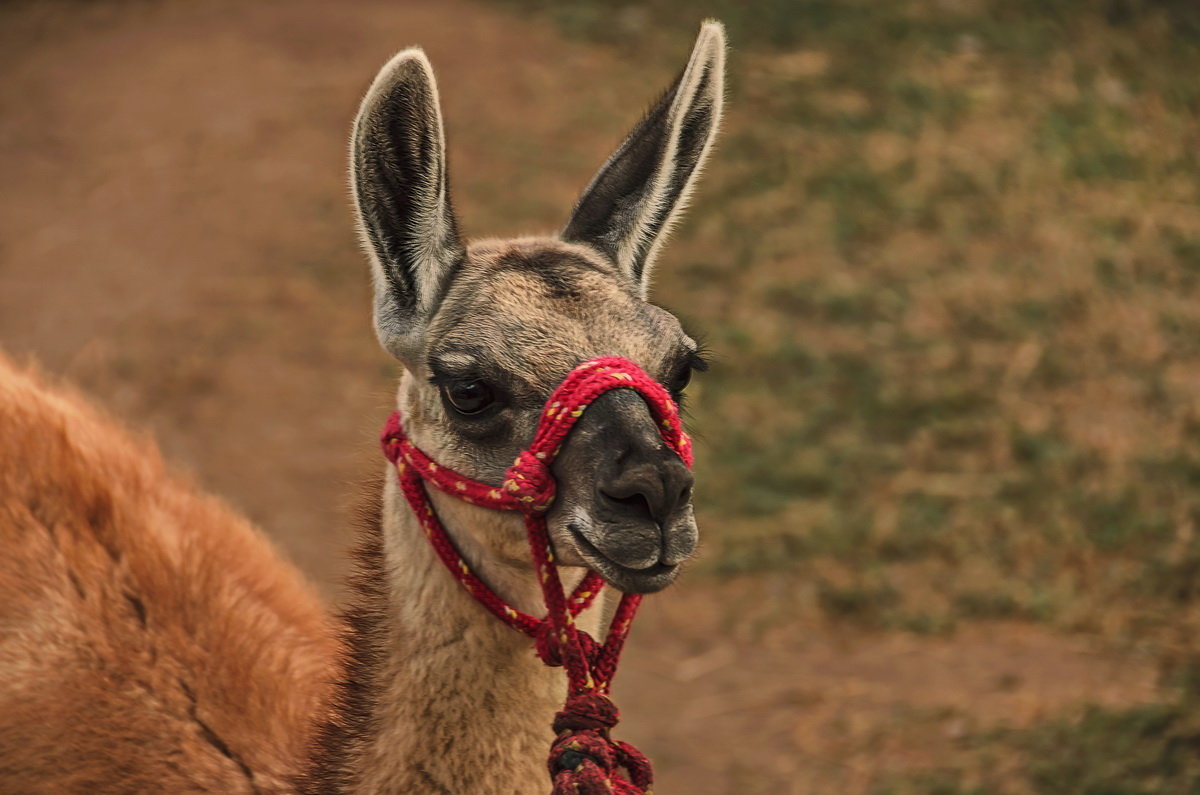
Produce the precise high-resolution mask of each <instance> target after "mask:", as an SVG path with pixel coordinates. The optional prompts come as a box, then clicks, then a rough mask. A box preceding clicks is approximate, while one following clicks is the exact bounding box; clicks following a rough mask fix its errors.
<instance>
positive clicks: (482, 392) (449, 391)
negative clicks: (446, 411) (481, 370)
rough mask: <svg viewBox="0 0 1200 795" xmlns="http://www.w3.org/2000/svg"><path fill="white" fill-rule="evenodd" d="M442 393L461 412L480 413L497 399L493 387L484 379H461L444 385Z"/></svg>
mask: <svg viewBox="0 0 1200 795" xmlns="http://www.w3.org/2000/svg"><path fill="white" fill-rule="evenodd" d="M442 395H443V397H445V398H446V402H447V403H449V404H450V406H451V407H452V408H453V409H454V410H455V411H457V412H458V413H459V414H478V413H479V412H481V411H483V410H484V409H486V408H487V407H488V406H490V405H492V403H494V402H495V401H496V396H495V394H494V393H493V392H492V388H491V387H490V386H488V385H487V384H486V383H484V382H483V381H461V382H458V383H454V384H450V385H448V386H444V387H442Z"/></svg>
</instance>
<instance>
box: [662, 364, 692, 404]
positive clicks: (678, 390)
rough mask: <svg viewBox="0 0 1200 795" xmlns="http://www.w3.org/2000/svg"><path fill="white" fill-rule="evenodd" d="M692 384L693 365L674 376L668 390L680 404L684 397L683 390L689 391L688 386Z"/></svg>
mask: <svg viewBox="0 0 1200 795" xmlns="http://www.w3.org/2000/svg"><path fill="white" fill-rule="evenodd" d="M691 382H692V368H691V365H688V366H686V367H683V368H682V369H680V371H679V372H677V373H675V375H674V376H672V378H671V380H670V382H668V383H667V385H666V386H667V389H668V391H670V393H671V397H673V398H675V401H676V402H678V401H679V399H680V398H681V397H683V390H685V389H687V385H688V384H690V383H691Z"/></svg>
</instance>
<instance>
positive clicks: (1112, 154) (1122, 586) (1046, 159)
mask: <svg viewBox="0 0 1200 795" xmlns="http://www.w3.org/2000/svg"><path fill="white" fill-rule="evenodd" d="M709 15H711V16H715V17H718V18H720V19H722V20H723V21H724V22H725V23H726V25H727V26H728V29H729V34H730V39H731V44H732V50H731V53H730V64H729V68H730V78H731V87H730V103H729V106H728V107H729V109H728V120H727V124H726V127H725V133H724V136H723V139H722V143H721V145H720V147H719V149H718V151H717V152H716V154H715V157H714V159H713V162H712V164H711V166H710V167H709V169H708V171H707V174H706V175H705V179H704V181H703V184H702V186H701V188H700V190H699V192H698V196H697V199H696V201H695V203H694V206H693V208H692V210H691V213H690V216H689V218H688V220H687V221H686V223H685V224H683V225H682V227H681V228H680V230H679V231H678V233H677V234H676V237H675V240H674V242H673V244H672V245H670V246H669V247H668V248H667V250H666V253H665V256H664V257H663V259H662V260H661V262H660V265H659V268H658V272H657V285H656V290H655V299H656V300H657V301H658V302H660V303H661V304H663V305H664V306H666V307H668V308H671V309H673V310H675V311H677V312H678V313H679V314H680V315H681V316H682V317H683V318H684V319H685V321H686V322H687V324H688V325H689V327H690V328H691V329H693V330H694V331H697V332H699V333H701V334H702V335H703V336H704V337H705V338H706V339H707V343H708V346H709V347H710V348H711V349H712V350H713V353H714V355H715V359H716V364H715V366H714V367H713V369H712V371H711V372H710V373H708V374H706V375H705V376H704V377H702V378H700V379H698V380H697V382H696V383H695V384H694V386H693V388H692V389H691V394H692V400H691V413H692V415H693V416H692V420H691V424H692V428H693V430H694V431H695V433H696V435H697V436H698V440H699V442H700V447H699V469H698V476H699V479H700V484H699V488H698V495H699V497H698V498H699V507H700V510H701V514H702V523H701V527H702V531H703V533H704V534H705V539H706V542H705V546H704V550H703V555H702V558H701V560H700V561H699V562H698V563H697V564H696V565H695V566H694V567H693V569H692V570H691V571H690V573H689V574H688V575H687V576H686V577H685V578H684V581H683V582H682V583H681V584H680V585H678V586H676V587H675V588H673V589H672V590H670V591H668V592H667V593H665V594H662V595H661V596H658V597H655V598H653V599H651V600H649V602H648V604H647V607H646V609H645V611H644V614H643V618H642V620H641V621H640V623H639V625H638V626H637V627H636V628H635V631H634V641H633V642H632V644H631V647H630V650H629V654H628V665H627V667H626V669H624V670H623V672H622V679H621V680H619V682H618V689H619V691H620V692H619V693H618V697H619V699H618V700H619V701H620V703H621V704H622V707H623V710H624V712H625V715H626V718H625V720H624V721H623V729H624V732H625V735H626V736H628V737H629V738H630V739H633V740H635V741H636V742H638V744H639V745H641V747H642V748H643V750H645V751H647V752H648V753H649V754H650V755H651V757H652V758H653V759H655V761H656V765H657V770H658V773H659V778H660V786H659V788H658V789H659V790H660V791H661V792H663V793H685V792H686V793H692V792H695V793H832V792H836V793H878V794H880V795H882V794H883V793H897V794H899V793H942V794H945V795H949V794H950V793H977V792H978V793H993V792H995V793H1025V792H1039V793H1195V792H1197V791H1200V710H1198V709H1197V707H1198V705H1200V537H1198V531H1197V522H1198V521H1200V201H1198V200H1200V121H1198V119H1200V5H1198V4H1197V3H1195V2H1194V0H1095V1H1089V0H875V1H874V2H870V1H868V0H763V1H762V2H741V1H740V0H705V2H691V1H690V0H662V2H651V3H636V2H628V3H626V2H618V3H602V2H598V1H596V2H591V1H589V0H571V1H570V2H555V1H553V0H503V1H502V2H478V3H470V2H466V0H449V1H448V2H446V1H439V2H434V1H433V0H386V2H384V1H382V0H380V1H376V0H348V1H346V2H339V3H323V2H316V0H293V1H292V2H267V1H260V2H235V1H234V0H209V1H207V2H203V3H200V2H183V0H179V1H178V2H168V1H166V0H154V1H151V0H127V1H125V2H118V1H117V0H92V1H91V2H67V1H66V0H62V1H57V0H45V1H40V2H27V1H26V2H21V1H18V2H12V1H10V2H7V3H5V4H3V6H0V175H2V176H0V344H2V346H3V348H4V349H5V350H7V351H8V352H9V353H10V354H12V355H14V356H16V357H17V358H18V359H19V360H21V361H28V360H36V361H38V362H40V363H41V365H42V366H43V367H44V368H45V369H46V370H47V371H49V372H50V373H52V374H55V375H57V376H61V377H63V378H64V379H66V380H68V381H70V382H73V383H76V384H78V385H80V386H81V387H82V388H83V389H84V390H85V391H86V392H87V393H88V394H90V395H91V396H93V397H94V398H95V399H96V400H97V401H98V402H100V403H102V404H104V405H106V406H108V407H110V408H111V409H112V410H113V411H114V412H115V413H116V414H118V415H119V416H121V417H123V418H124V419H125V420H127V421H128V422H130V423H131V424H132V425H134V426H135V427H137V428H139V429H142V430H144V431H145V432H147V433H151V434H153V435H154V436H155V437H156V438H157V439H158V440H159V441H160V443H161V444H162V446H163V448H164V449H165V451H166V453H167V455H168V457H169V458H170V459H171V460H173V461H174V462H176V464H177V465H179V466H180V467H181V468H183V469H186V470H189V471H191V472H193V473H194V474H195V476H196V478H197V479H198V480H199V481H200V482H202V483H203V484H204V486H205V487H206V488H208V489H210V490H212V491H214V492H216V493H219V494H221V495H223V496H225V497H226V498H227V499H228V500H229V501H230V502H232V503H233V504H234V505H236V506H238V507H239V508H240V509H242V510H244V511H245V512H247V513H248V514H249V515H250V516H251V517H253V518H254V519H255V520H256V521H258V522H259V523H261V525H262V526H263V527H264V528H265V529H266V531H267V532H268V533H270V534H271V536H272V537H273V538H275V539H276V540H277V541H278V543H279V544H280V545H281V546H282V547H283V548H284V549H285V550H286V551H287V553H288V554H289V555H290V556H291V557H292V558H293V559H294V560H295V561H296V562H297V563H298V564H299V565H301V566H302V567H303V568H304V569H305V570H306V571H307V572H309V573H310V574H311V575H312V576H313V578H315V579H316V581H318V582H319V583H320V584H321V586H322V588H323V589H324V591H325V593H326V594H327V595H328V597H329V598H330V600H331V601H333V602H336V601H337V600H338V598H339V593H340V591H339V585H338V583H339V578H340V576H341V574H342V572H343V571H344V566H345V561H344V557H343V550H344V549H345V547H346V546H347V544H348V543H349V538H350V530H349V529H348V524H347V518H346V517H347V515H348V507H347V506H349V505H350V504H351V503H352V501H353V495H354V494H355V491H356V486H355V483H356V482H357V481H358V480H359V479H361V478H362V477H363V476H364V475H365V474H366V473H369V472H372V471H373V470H375V469H377V468H378V467H379V466H380V462H379V460H378V453H377V450H376V447H375V443H374V441H373V440H374V437H375V433H376V431H377V428H378V427H379V425H380V423H381V421H382V419H383V418H384V416H385V414H386V413H387V410H388V406H389V403H390V392H391V389H392V384H393V383H394V379H395V377H396V375H397V366H396V365H395V364H394V363H393V362H392V361H391V360H390V359H389V358H388V357H387V356H385V355H384V354H383V353H382V352H381V351H380V350H379V349H378V347H377V346H376V344H375V342H374V339H373V336H372V333H371V330H370V322H369V316H368V312H369V302H368V293H367V278H366V275H367V270H366V265H365V263H364V260H363V258H362V256H361V255H360V254H359V252H358V250H357V246H356V241H355V235H354V233H353V229H352V223H351V215H350V211H349V208H348V201H347V191H346V183H345V176H344V171H345V157H346V152H345V150H346V137H347V130H348V127H349V124H350V121H351V119H352V116H353V113H354V111H355V108H356V106H357V103H358V100H359V97H360V96H361V94H362V92H363V91H364V90H365V87H366V86H367V84H368V83H369V81H370V79H371V78H372V76H373V75H374V73H375V71H376V69H377V68H378V67H379V66H380V65H381V64H382V63H383V62H384V61H385V60H386V59H387V58H388V57H389V56H390V55H391V54H392V53H393V52H394V51H396V50H398V49H400V48H401V47H403V46H406V45H410V44H420V45H422V46H423V47H425V49H426V50H427V52H428V53H429V55H430V57H431V59H432V61H433V63H434V66H435V68H436V69H437V72H438V75H439V80H440V83H441V93H442V99H443V102H444V110H445V115H446V122H447V126H448V136H449V146H450V155H451V170H452V173H453V182H454V186H455V193H456V200H457V205H458V209H459V211H460V215H461V217H462V219H463V224H464V227H465V229H466V231H467V232H468V233H469V234H471V235H473V236H482V235H492V234H513V233H517V232H543V231H549V230H553V229H556V228H559V227H560V226H561V224H562V223H563V222H564V221H565V219H566V217H567V213H568V211H569V208H570V206H571V204H572V202H573V200H574V198H575V197H576V195H577V193H578V191H579V190H581V189H582V187H583V186H584V185H585V184H586V183H587V182H588V180H589V179H590V177H591V175H592V173H593V172H594V170H595V169H596V168H597V167H598V166H599V164H600V163H601V162H602V161H603V160H604V158H606V157H607V155H608V154H609V152H610V151H611V150H612V148H613V147H615V145H616V144H617V143H618V141H619V140H620V138H621V137H622V136H623V134H624V133H625V131H626V130H627V129H629V128H630V127H631V126H632V124H633V123H634V122H635V121H636V120H637V118H638V117H639V114H640V112H641V111H642V110H643V109H644V108H645V107H646V106H647V105H648V104H649V103H650V102H651V100H652V99H654V97H655V95H656V92H657V91H660V90H661V89H663V88H665V87H666V85H667V84H668V83H669V81H670V80H671V79H672V77H673V76H674V74H675V73H676V72H677V70H678V69H679V68H681V66H682V64H683V63H684V59H685V58H686V56H687V53H688V49H689V47H690V45H691V41H692V37H693V36H694V34H695V31H696V27H697V24H698V22H699V21H700V19H701V18H703V17H704V16H709Z"/></svg>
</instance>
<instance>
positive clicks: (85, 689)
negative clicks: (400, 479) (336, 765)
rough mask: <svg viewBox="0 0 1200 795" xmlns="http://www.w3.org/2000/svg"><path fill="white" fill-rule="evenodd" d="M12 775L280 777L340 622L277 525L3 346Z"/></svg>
mask: <svg viewBox="0 0 1200 795" xmlns="http://www.w3.org/2000/svg"><path fill="white" fill-rule="evenodd" d="M0 450H2V451H4V453H3V455H0V792H55V793H59V792H186V791H200V790H205V791H211V792H231V793H232V792H254V791H259V792H265V791H278V790H282V789H286V788H287V786H288V781H289V777H290V776H292V775H294V773H295V771H296V770H297V769H298V767H299V766H301V765H302V764H303V762H304V759H305V756H306V754H307V750H308V748H307V747H308V744H309V740H310V736H311V726H312V720H313V716H314V715H315V714H317V713H319V712H320V711H321V708H322V705H323V704H324V702H325V700H326V699H327V697H328V691H329V684H328V683H329V682H330V681H331V679H332V676H333V666H332V662H333V660H334V657H335V654H336V640H335V637H334V632H333V627H332V623H331V621H330V619H329V618H328V617H327V615H326V611H325V609H324V607H323V606H322V604H321V602H320V600H319V599H318V597H317V595H316V594H315V592H314V591H313V590H312V589H311V588H310V587H309V586H308V585H307V584H306V583H305V582H304V580H303V579H302V577H301V576H300V574H299V573H298V572H297V571H296V570H295V569H293V568H292V567H291V566H289V565H288V564H287V563H286V562H284V561H283V560H282V559H281V558H280V556H279V554H278V553H277V552H276V551H275V550H274V549H273V548H272V547H271V545H270V544H269V543H268V542H267V540H266V539H265V538H264V537H263V535H262V534H261V533H260V532H259V531H258V530H257V529H256V528H255V527H254V526H253V525H251V524H250V523H249V522H248V521H246V520H245V519H244V518H242V517H241V516H239V515H237V514H236V513H234V512H233V511H232V510H230V509H229V508H228V507H227V506H226V505H224V504H223V503H222V502H220V501H219V500H217V499H215V498H213V497H210V496H207V495H204V494H201V493H200V492H198V491H197V490H196V489H195V488H194V487H193V486H192V484H190V483H188V482H187V481H186V480H185V479H183V478H181V477H179V476H177V475H174V474H172V473H171V472H169V471H168V470H167V468H166V467H165V466H164V464H163V462H162V459H161V458H160V456H159V454H158V452H157V451H156V450H155V448H154V447H153V446H152V445H151V444H150V443H149V442H147V441H145V440H141V439H136V438H133V437H132V436H130V434H129V433H127V432H126V431H124V430H123V429H121V428H120V427H119V426H118V425H117V424H116V423H114V422H113V421H112V420H111V419H110V418H108V417H106V416H104V415H102V414H101V413H100V412H98V411H96V410H95V409H93V408H92V407H90V406H89V405H88V404H87V403H86V402H85V401H84V400H82V399H81V398H80V397H79V396H77V395H75V394H73V393H71V392H68V391H65V390H62V389H50V388H48V387H47V386H46V384H45V382H44V381H43V380H42V379H40V378H39V377H38V376H36V375H35V374H33V373H30V372H22V371H19V370H17V369H16V368H15V367H14V366H13V364H12V363H11V362H9V361H8V360H6V359H4V358H2V357H0Z"/></svg>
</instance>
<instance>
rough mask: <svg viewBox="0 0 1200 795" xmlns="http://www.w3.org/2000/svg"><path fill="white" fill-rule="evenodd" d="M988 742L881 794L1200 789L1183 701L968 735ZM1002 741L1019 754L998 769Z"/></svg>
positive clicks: (1058, 794) (1197, 739) (1197, 730)
mask: <svg viewBox="0 0 1200 795" xmlns="http://www.w3.org/2000/svg"><path fill="white" fill-rule="evenodd" d="M962 745H963V746H964V747H967V748H969V749H974V750H976V751H983V749H987V751H986V753H980V754H979V755H978V756H977V757H976V758H975V759H973V760H972V761H971V762H969V763H966V764H962V765H960V766H959V767H957V768H947V769H942V770H934V771H921V772H919V773H915V774H912V775H909V776H897V777H895V778H893V779H892V780H891V781H889V782H887V783H886V784H884V785H882V786H880V787H878V788H877V789H876V793H878V795H905V794H906V793H921V795H942V794H944V795H969V794H970V795H974V794H975V793H979V794H980V795H982V793H995V792H1033V793H1038V795H1193V793H1196V792H1200V752H1198V751H1200V724H1198V723H1197V722H1196V719H1195V714H1194V712H1192V711H1189V710H1188V709H1187V708H1185V707H1184V706H1183V705H1181V704H1170V703H1168V704H1150V705H1144V706H1139V707H1133V708H1129V709H1120V710H1114V709H1102V708H1099V707H1089V708H1087V709H1086V710H1084V712H1083V713H1082V714H1081V715H1077V716H1075V717H1072V718H1064V719H1059V720H1054V721H1050V722H1048V723H1046V724H1043V725H1040V726H1037V727H1035V728H1033V729H1028V730H1024V731H1004V730H1002V731H994V732H989V733H987V734H986V735H979V736H972V737H967V738H964V739H963V741H962ZM1000 749H1003V752H1005V753H1015V754H1019V755H1020V758H1021V760H1022V762H1021V765H1020V767H1019V768H1018V769H1017V770H1015V771H1014V770H1011V769H1009V770H1004V771H1003V772H1002V771H1000V770H997V769H996V766H995V765H994V764H990V760H991V759H994V758H995V757H996V755H997V754H998V753H1000Z"/></svg>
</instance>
